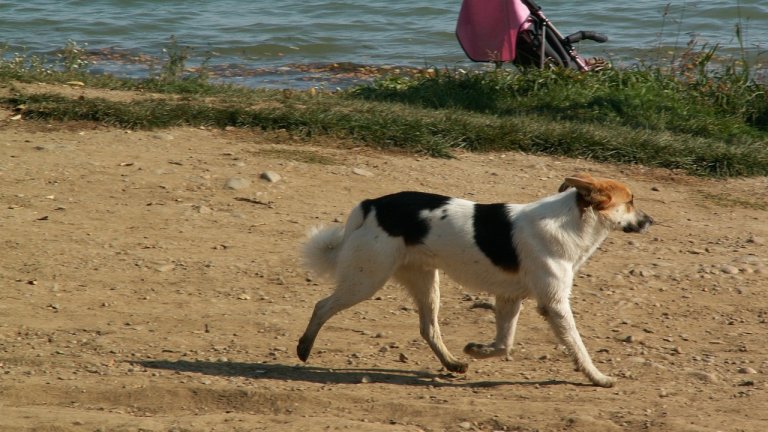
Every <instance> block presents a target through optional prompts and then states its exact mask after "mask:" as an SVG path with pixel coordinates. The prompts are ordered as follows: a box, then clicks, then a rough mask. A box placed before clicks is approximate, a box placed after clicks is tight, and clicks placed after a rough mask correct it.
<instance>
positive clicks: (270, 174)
mask: <svg viewBox="0 0 768 432" xmlns="http://www.w3.org/2000/svg"><path fill="white" fill-rule="evenodd" d="M259 178H261V179H262V180H266V181H268V182H270V183H277V182H279V181H280V180H282V179H283V177H282V176H281V175H280V174H278V173H276V172H274V171H264V172H263V173H261V174H260V175H259Z"/></svg>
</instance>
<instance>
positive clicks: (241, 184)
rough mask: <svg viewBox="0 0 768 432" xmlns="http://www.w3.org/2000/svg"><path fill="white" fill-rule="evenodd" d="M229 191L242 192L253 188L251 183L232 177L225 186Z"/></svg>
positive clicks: (241, 178) (244, 179) (245, 179)
mask: <svg viewBox="0 0 768 432" xmlns="http://www.w3.org/2000/svg"><path fill="white" fill-rule="evenodd" d="M224 187H225V188H227V189H234V190H241V189H246V188H249V187H251V181H250V180H248V179H247V178H243V177H232V178H230V179H229V180H227V182H226V183H225V184H224Z"/></svg>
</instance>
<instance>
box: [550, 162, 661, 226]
mask: <svg viewBox="0 0 768 432" xmlns="http://www.w3.org/2000/svg"><path fill="white" fill-rule="evenodd" d="M569 188H575V189H576V190H577V191H578V193H579V195H578V196H579V203H580V205H581V206H582V207H583V208H588V207H591V208H593V209H594V210H595V211H596V212H597V213H598V215H600V216H601V218H602V219H603V220H606V221H607V222H609V223H610V224H611V225H612V226H613V228H614V229H621V230H622V231H624V232H645V231H646V230H648V227H650V226H651V224H652V223H653V218H652V217H650V216H648V215H647V214H645V212H643V211H642V210H640V209H638V208H636V207H635V204H634V197H633V196H632V191H630V190H629V188H628V187H627V186H626V185H625V184H623V183H620V182H617V181H616V180H611V179H604V178H593V177H592V176H591V175H589V174H577V175H574V176H572V177H566V179H565V181H564V182H563V184H562V185H561V186H560V192H563V191H565V190H567V189H569Z"/></svg>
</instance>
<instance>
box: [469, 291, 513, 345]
mask: <svg viewBox="0 0 768 432" xmlns="http://www.w3.org/2000/svg"><path fill="white" fill-rule="evenodd" d="M522 303H523V299H521V298H516V297H508V296H502V295H497V296H496V304H495V306H494V311H495V312H496V340H495V341H493V342H492V343H489V344H480V343H475V342H470V343H468V344H467V346H465V347H464V352H465V353H466V354H467V355H470V356H472V357H474V358H476V359H484V358H489V357H497V356H506V355H509V352H510V351H512V345H513V343H514V341H515V331H516V329H517V319H518V318H519V317H520V309H521V308H522Z"/></svg>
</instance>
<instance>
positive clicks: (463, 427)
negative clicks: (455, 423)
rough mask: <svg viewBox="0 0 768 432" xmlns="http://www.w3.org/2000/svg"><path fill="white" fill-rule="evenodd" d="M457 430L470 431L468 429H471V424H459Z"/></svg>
mask: <svg viewBox="0 0 768 432" xmlns="http://www.w3.org/2000/svg"><path fill="white" fill-rule="evenodd" d="M459 428H461V429H463V430H470V429H472V423H470V422H461V423H459Z"/></svg>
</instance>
